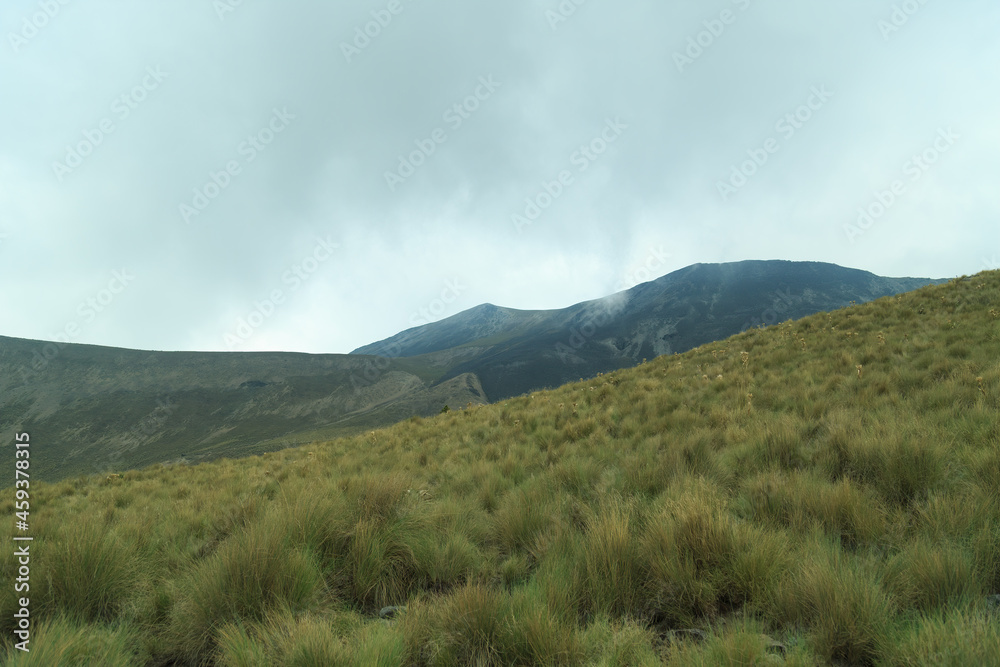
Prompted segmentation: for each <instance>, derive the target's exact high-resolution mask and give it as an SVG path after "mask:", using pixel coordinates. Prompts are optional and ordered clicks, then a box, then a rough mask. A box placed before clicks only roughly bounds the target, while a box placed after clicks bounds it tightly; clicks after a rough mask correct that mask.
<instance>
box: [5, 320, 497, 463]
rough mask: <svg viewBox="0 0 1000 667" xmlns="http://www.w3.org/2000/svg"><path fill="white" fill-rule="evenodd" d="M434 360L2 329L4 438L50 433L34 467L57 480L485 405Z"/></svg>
mask: <svg viewBox="0 0 1000 667" xmlns="http://www.w3.org/2000/svg"><path fill="white" fill-rule="evenodd" d="M43 354H47V355H50V356H51V358H45V357H44V356H42V355H43ZM433 357H434V355H429V356H428V357H424V358H422V359H420V360H411V359H400V360H394V359H393V360H390V359H383V358H376V357H366V356H359V355H342V354H341V355H337V354H329V355H311V354H296V353H269V352H231V353H230V352H219V353H210V352H148V351H142V350H126V349H118V348H108V347H101V346H96V345H77V344H68V345H63V346H56V345H55V344H48V345H47V344H45V343H42V342H39V341H29V340H22V339H16V338H5V337H0V437H2V442H4V443H11V442H13V441H14V438H13V434H14V430H15V429H18V430H24V431H28V432H30V433H34V434H36V436H37V437H39V438H40V439H44V440H45V442H46V456H45V457H44V458H40V459H39V460H38V461H37V462H36V464H35V472H36V474H37V475H39V476H40V477H42V478H43V479H46V480H57V479H61V478H63V477H68V476H72V475H77V474H81V473H90V472H95V471H105V472H107V471H121V470H125V469H130V468H138V467H142V466H146V465H150V464H152V463H159V462H165V461H172V462H175V463H184V462H187V463H194V462H199V461H202V460H209V459H214V458H219V457H222V456H246V455H249V454H254V453H261V452H264V451H273V450H276V449H281V448H283V447H287V446H289V445H290V444H296V443H302V442H309V441H310V440H312V439H314V438H316V437H319V436H322V437H333V436H335V435H338V434H344V433H357V432H359V431H361V430H363V429H364V428H366V427H367V428H370V427H372V426H377V425H384V424H390V423H394V422H397V421H400V420H402V419H406V418H407V417H410V416H412V415H414V414H423V415H427V414H434V413H436V412H438V411H439V410H440V409H441V406H443V405H445V404H449V403H450V404H451V405H453V406H456V407H457V406H460V405H466V404H467V403H469V402H472V403H482V402H484V396H483V392H482V388H481V387H480V386H479V383H478V381H477V380H476V378H475V377H472V376H469V375H461V374H460V375H457V376H452V377H450V378H448V380H446V381H444V382H436V381H437V380H438V379H439V378H440V376H441V374H442V373H443V372H444V371H445V370H447V369H448V368H449V366H440V365H435V359H434V358H433ZM448 360H449V362H450V361H451V360H452V357H449V358H448Z"/></svg>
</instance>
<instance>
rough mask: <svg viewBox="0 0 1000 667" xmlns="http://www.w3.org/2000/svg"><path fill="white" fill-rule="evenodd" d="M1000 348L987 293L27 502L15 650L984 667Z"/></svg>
mask: <svg viewBox="0 0 1000 667" xmlns="http://www.w3.org/2000/svg"><path fill="white" fill-rule="evenodd" d="M998 349H1000V272H997V271H994V272H986V273H981V274H979V275H977V276H973V277H971V278H961V279H956V280H954V281H951V282H949V283H947V284H943V285H937V286H931V287H927V288H924V289H921V290H919V291H917V292H913V293H908V294H904V295H900V296H897V297H887V298H883V299H880V300H878V301H874V302H871V303H868V304H864V305H860V306H852V307H849V308H845V309H842V310H838V311H835V312H831V313H821V314H817V315H814V316H810V317H807V318H805V319H802V320H799V321H795V322H786V323H783V324H780V325H776V326H773V327H770V328H767V329H763V330H760V329H757V330H750V331H747V332H745V333H743V334H740V335H738V336H735V337H732V338H730V339H728V340H725V341H721V342H718V343H712V344H709V345H704V346H702V347H699V348H697V349H694V350H691V351H690V352H688V353H685V354H683V355H675V356H664V357H660V358H657V359H654V360H652V361H650V362H648V363H644V364H642V365H641V366H639V367H636V368H634V369H629V370H621V371H615V372H614V373H611V374H607V375H601V376H598V377H596V378H593V379H591V380H587V381H583V382H579V383H575V384H570V385H566V386H563V387H560V388H558V389H555V390H553V391H546V392H537V393H534V394H530V395H525V396H520V397H517V398H513V399H510V400H507V401H505V402H503V403H501V404H495V405H489V406H469V408H468V409H465V410H451V411H449V412H447V413H444V414H440V415H437V416H435V417H433V418H414V419H411V420H409V421H407V422H404V423H400V424H397V425H395V426H392V427H389V428H384V429H381V430H377V431H370V432H367V433H365V434H363V435H358V436H355V437H350V438H341V439H337V440H334V441H329V442H316V443H313V444H311V445H309V446H306V447H301V448H296V449H287V450H284V451H280V452H275V453H269V454H265V455H263V456H259V457H251V458H248V459H242V460H222V461H216V462H212V463H206V464H203V465H198V466H192V467H172V468H164V467H153V468H147V469H144V470H133V471H128V472H126V473H124V474H123V475H121V476H120V477H118V476H110V477H107V478H105V477H101V478H83V477H81V478H77V479H75V480H64V481H61V482H59V483H56V484H51V485H46V484H37V485H36V484H33V485H32V508H33V511H32V515H31V518H32V522H31V531H30V532H31V534H32V535H34V537H35V541H34V542H33V543H32V547H31V549H32V561H31V565H32V579H31V593H30V598H31V606H32V613H33V620H34V623H35V624H34V625H33V634H32V643H31V647H32V649H33V650H32V652H31V653H30V654H26V655H25V654H20V653H19V652H17V651H14V650H13V649H12V648H11V646H10V644H11V637H12V636H13V635H12V633H11V631H12V629H13V627H12V626H13V613H14V611H15V609H16V597H17V594H15V592H14V590H13V586H12V585H10V586H4V587H3V589H2V591H0V625H2V626H3V629H2V630H3V637H4V641H5V642H7V644H6V645H5V647H4V648H5V649H6V650H7V651H8V656H9V661H10V664H19V665H21V664H23V665H33V664H37V665H55V664H81V663H84V664H102V665H143V664H160V665H163V664H191V665H198V664H203V665H208V664H215V665H276V664H287V665H463V666H464V665H513V664H519V665H520V664H524V665H527V664H541V665H602V666H610V665H622V666H624V665H660V664H669V665H685V666H686V665H717V664H731V665H756V664H770V663H774V664H788V665H825V664H850V665H891V666H896V665H899V666H903V665H924V664H927V665H931V664H934V665H938V664H944V665H976V664H990V663H991V662H995V660H996V656H997V655H1000V610H997V609H996V608H995V607H994V606H993V605H992V604H991V603H992V601H993V600H994V599H995V598H994V597H993V596H994V595H996V594H997V593H1000V420H998V407H1000V362H998V358H997V354H996V352H997V350H998ZM32 454H33V456H44V452H42V451H41V450H33V451H32ZM3 497H4V499H5V500H4V502H3V507H4V509H5V511H6V512H7V514H8V515H13V513H14V504H13V500H12V499H13V494H12V493H10V492H9V490H8V493H6V494H4V496H3ZM6 530H7V533H8V534H7V540H8V544H11V542H10V541H9V540H10V534H11V533H12V531H13V528H8V529H6ZM2 568H3V571H2V574H3V580H4V581H8V582H11V581H13V580H14V577H15V576H16V575H15V568H16V564H15V559H13V558H5V559H3V561H2ZM387 606H393V607H397V608H396V609H392V610H385V611H384V614H380V611H381V610H383V607H387ZM404 607H405V608H404ZM390 612H391V613H390ZM382 616H385V618H383V617H382Z"/></svg>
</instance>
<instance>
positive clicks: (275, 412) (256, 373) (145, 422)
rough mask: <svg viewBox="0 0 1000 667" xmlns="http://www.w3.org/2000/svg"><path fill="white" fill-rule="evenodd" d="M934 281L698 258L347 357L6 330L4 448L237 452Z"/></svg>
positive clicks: (59, 466)
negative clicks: (23, 434)
mask: <svg viewBox="0 0 1000 667" xmlns="http://www.w3.org/2000/svg"><path fill="white" fill-rule="evenodd" d="M934 282H941V281H934V280H929V279H922V278H882V277H879V276H876V275H874V274H871V273H868V272H866V271H858V270H854V269H845V268H843V267H839V266H836V265H833V264H821V263H816V262H771V261H768V262H738V263H734V264H695V265H694V266H689V267H687V268H684V269H681V270H679V271H675V272H673V273H671V274H668V275H666V276H663V277H662V278H659V279H658V280H654V281H652V282H649V283H645V284H642V285H638V286H636V287H634V288H632V289H630V290H628V291H626V292H621V293H619V294H615V295H612V296H609V297H605V298H602V299H596V300H593V301H587V302H584V303H579V304H576V305H574V306H570V307H568V308H563V309H558V310H539V311H529V310H515V309H513V308H502V307H499V306H495V305H492V304H483V305H480V306H477V307H475V308H471V309H469V310H466V311H464V312H462V313H459V314H457V315H455V316H453V317H449V318H447V319H444V320H440V321H438V322H434V323H431V324H427V325H424V326H421V327H416V328H413V329H409V330H407V331H404V332H402V333H400V334H397V335H396V336H393V337H391V338H389V339H386V340H384V341H380V342H378V343H373V344H372V345H367V346H365V347H363V348H359V349H357V350H355V351H354V352H353V353H352V354H349V355H344V354H317V355H312V354H298V353H276V352H266V353H264V352H150V351H141V350H125V349H117V348H109V347H101V346H94V345H80V344H68V343H67V344H61V343H45V342H41V341H30V340H23V339H18V338H6V337H0V442H5V443H11V442H14V437H13V434H14V432H15V430H17V431H28V432H29V433H31V434H32V438H33V442H34V441H38V442H41V443H44V445H43V446H44V447H45V452H46V455H45V456H43V457H38V458H37V459H35V460H33V462H32V470H33V471H34V473H35V474H37V475H39V476H41V477H42V478H43V479H59V478H63V477H68V476H72V475H76V474H81V473H92V472H95V471H107V470H122V469H131V468H136V467H141V466H145V465H150V464H152V463H158V462H175V463H191V462H198V461H203V460H209V459H215V458H219V457H237V456H246V455H249V454H257V453H261V452H265V451H273V450H277V449H283V448H286V447H289V446H292V445H296V444H302V443H308V442H312V441H314V440H318V439H324V438H325V439H329V438H332V437H337V436H341V435H349V434H354V433H357V432H359V431H362V430H365V429H371V428H374V427H377V426H383V425H387V424H391V423H395V422H398V421H401V420H404V419H407V418H409V417H412V416H414V415H419V416H429V415H432V414H434V413H437V412H439V411H441V409H442V406H448V407H450V408H451V409H456V408H459V407H462V406H465V405H467V404H468V403H473V404H481V403H487V402H493V401H497V400H501V399H504V398H507V397H509V396H515V395H519V394H523V393H527V392H531V391H534V390H537V389H541V388H544V387H555V386H559V385H562V384H564V383H566V382H569V381H572V380H576V379H579V378H588V377H593V376H594V375H596V374H597V373H601V372H608V371H612V370H615V369H619V368H623V367H627V366H634V365H636V364H637V363H639V362H641V361H642V360H643V359H644V358H646V359H652V358H653V357H656V356H658V355H661V354H671V353H674V352H683V351H685V350H689V349H692V348H694V347H697V346H699V345H702V344H705V343H708V342H711V341H715V340H719V339H722V338H725V337H727V336H730V335H732V334H735V333H739V332H740V331H742V330H744V329H747V328H749V327H752V326H755V325H757V324H773V323H775V322H777V321H779V320H781V321H784V320H787V319H792V318H798V317H802V316H805V315H808V314H811V313H815V312H819V311H825V310H833V309H836V308H839V307H841V306H845V305H848V304H849V303H851V302H852V301H854V302H858V303H861V302H865V301H870V300H872V299H876V298H878V297H880V296H885V295H890V294H896V293H899V292H905V291H909V290H913V289H916V288H917V287H920V286H922V285H925V284H928V283H934Z"/></svg>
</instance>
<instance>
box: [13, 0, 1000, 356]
mask: <svg viewBox="0 0 1000 667" xmlns="http://www.w3.org/2000/svg"><path fill="white" fill-rule="evenodd" d="M0 28H2V30H0V36H2V38H3V41H2V43H0V100H2V103H0V133H2V134H0V137H2V138H0V285H2V286H3V288H2V290H0V335H7V336H16V337H21V338H31V339H38V340H45V341H58V342H62V343H65V342H73V343H92V344H100V345H110V346H116V347H127V348H137V349H149V350H214V351H228V350H232V351H261V350H274V351H298V352H311V353H347V352H350V351H351V350H353V349H355V348H357V347H359V346H362V345H365V344H367V343H371V342H374V341H376V340H381V339H384V338H386V337H389V336H391V335H393V334H395V333H397V332H399V331H401V330H404V329H407V328H409V327H412V326H416V325H419V324H424V323H427V322H430V321H434V320H438V319H441V318H443V317H447V316H450V315H454V314H456V313H458V312H460V311H462V310H464V309H466V308H471V307H473V306H475V305H478V304H481V303H493V304H496V305H500V306H507V307H511V308H520V309H545V308H562V307H565V306H569V305H571V304H574V303H578V302H581V301H585V300H589V299H595V298H599V297H602V296H605V295H608V294H611V293H614V292H617V291H620V290H622V289H626V288H628V287H631V286H633V285H635V284H638V283H641V282H645V281H646V280H651V279H655V278H657V277H659V276H662V275H664V274H666V273H669V272H671V271H674V270H677V269H679V268H683V267H685V266H688V265H690V264H694V263H698V262H705V263H708V262H730V261H739V260H744V259H787V260H809V261H823V262H833V263H836V264H840V265H842V266H848V267H852V268H858V269H864V270H868V271H872V272H874V273H877V274H879V275H885V276H896V277H899V276H914V277H930V278H948V277H954V276H958V275H971V274H973V273H977V272H979V271H981V270H984V269H991V268H998V267H1000V224H998V223H1000V188H998V184H1000V160H998V159H997V156H998V155H1000V121H998V119H1000V115H998V112H997V110H998V109H1000V85H997V84H998V79H997V76H998V74H997V73H998V72H1000V41H998V40H997V39H996V35H997V32H998V28H1000V5H998V3H997V2H996V1H995V0H952V1H950V2H944V0H893V1H888V0H839V1H838V2H816V1H812V2H802V1H799V2H792V1H791V0H780V1H779V0H707V1H706V0H699V1H697V2H695V1H694V0H690V1H674V2H664V1H662V0H660V1H653V0H633V1H630V2H615V3H612V2H607V1H606V0H509V1H507V2H502V3H499V2H496V3H492V2H491V3H486V2H469V1H468V0H464V1H461V2H460V1H458V0H440V1H436V2H432V1H431V0H357V1H354V2H350V3H348V2H310V1H307V0H282V1H281V2H278V1H277V0H198V1H194V0H170V1H167V0H148V1H146V2H141V3H138V2H136V3H125V2H112V1H110V0H90V1H88V2H82V1H80V0H33V1H28V0H25V1H21V0H12V1H9V2H5V3H3V5H2V6H0Z"/></svg>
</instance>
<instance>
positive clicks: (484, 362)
mask: <svg viewBox="0 0 1000 667" xmlns="http://www.w3.org/2000/svg"><path fill="white" fill-rule="evenodd" d="M940 282H944V281H943V280H932V279H927V278H885V277H881V276H877V275H875V274H873V273H870V272H868V271H860V270H857V269H849V268H844V267H841V266H837V265H835V264H827V263H822V262H789V261H744V262H734V263H727V264H695V265H692V266H689V267H686V268H683V269H680V270H678V271H674V272H672V273H669V274H667V275H665V276H663V277H661V278H658V279H657V280H653V281H650V282H648V283H643V284H641V285H638V286H636V287H633V288H632V289H630V290H627V291H625V292H620V293H618V294H614V295H611V296H609V297H605V298H602V299H595V300H593V301H586V302H583V303H579V304H576V305H573V306H570V307H568V308H563V309H559V310H539V311H523V310H514V309H508V308H498V307H497V306H493V305H492V304H484V305H481V306H477V307H476V308H472V309H469V310H467V311H464V312H462V313H459V314H457V315H454V316H452V317H449V318H446V319H443V320H440V321H438V322H434V323H431V324H427V325H423V326H420V327H415V328H412V329H408V330H406V331H404V332H402V333H400V334H397V335H396V336H392V337H390V338H387V339H385V340H383V341H379V342H377V343H373V344H371V345H366V346H364V347H361V348H358V349H357V350H355V353H365V354H380V355H384V356H389V357H396V358H399V357H410V356H414V355H420V354H425V353H427V352H431V351H443V350H446V349H449V348H450V349H456V348H460V349H463V350H467V351H472V350H474V351H475V355H474V356H473V357H472V358H470V359H468V360H466V361H464V362H461V363H457V364H455V365H454V367H453V368H452V369H451V370H450V371H449V372H448V373H445V374H444V375H443V376H442V379H447V378H449V377H452V376H454V375H457V374H461V373H473V374H475V375H476V376H477V377H479V379H480V381H481V383H482V385H483V389H484V390H485V392H486V394H487V396H488V398H489V400H491V401H496V400H500V399H503V398H506V397H509V396H514V395H518V394H522V393H525V392H528V391H532V390H535V389H539V388H542V387H554V386H558V385H560V384H564V383H566V382H569V381H571V380H574V379H578V378H581V377H591V376H593V375H595V374H596V373H599V372H607V371H610V370H613V369H616V368H622V367H625V366H631V365H634V364H636V363H638V362H639V361H641V360H642V359H644V358H647V359H652V358H653V357H656V356H658V355H661V354H672V353H675V352H684V351H686V350H689V349H692V348H694V347H697V346H699V345H702V344H704V343H708V342H711V341H714V340H719V339H722V338H725V337H727V336H731V335H733V334H735V333H739V332H740V331H743V330H745V329H747V328H749V327H752V326H757V325H765V324H774V323H776V322H779V321H784V320H788V319H795V318H799V317H804V316H806V315H810V314H812V313H816V312H822V311H827V310H834V309H836V308H840V307H842V306H846V305H848V304H850V303H851V302H856V303H864V302H867V301H871V300H873V299H877V298H879V297H882V296H888V295H893V294H898V293H901V292H908V291H911V290H914V289H917V288H918V287H921V286H924V285H927V284H934V283H940Z"/></svg>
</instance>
